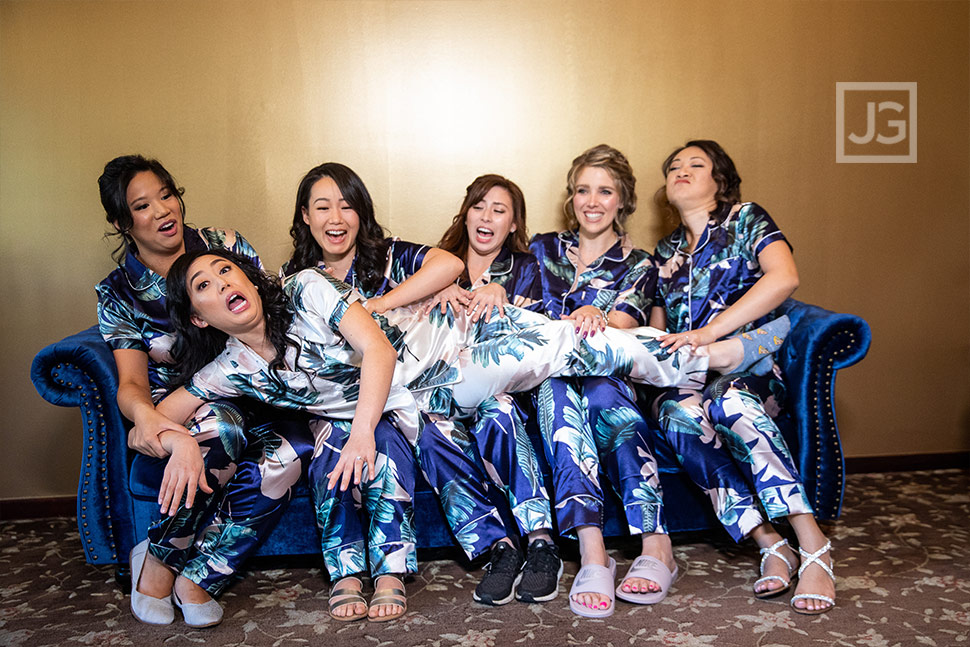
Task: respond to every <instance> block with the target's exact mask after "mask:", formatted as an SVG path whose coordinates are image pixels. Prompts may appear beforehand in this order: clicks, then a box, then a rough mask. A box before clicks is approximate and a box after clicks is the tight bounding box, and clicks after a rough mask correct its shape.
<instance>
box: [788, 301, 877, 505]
mask: <svg viewBox="0 0 970 647" xmlns="http://www.w3.org/2000/svg"><path fill="white" fill-rule="evenodd" d="M779 313H781V314H787V315H788V317H789V318H790V319H791V324H792V329H791V332H790V333H789V335H788V339H787V340H786V341H785V345H784V346H783V347H782V350H781V353H780V355H779V357H778V358H777V359H778V363H779V364H780V365H781V368H782V370H783V371H784V374H785V383H786V387H787V390H788V407H789V410H790V412H791V414H792V417H793V419H794V420H795V421H796V423H797V425H798V439H799V443H800V448H799V451H798V452H797V453H796V456H795V459H796V461H797V463H798V469H799V472H800V473H801V476H802V480H803V481H804V483H805V485H806V489H807V491H808V492H809V494H810V495H811V493H814V498H813V500H812V505H813V507H814V508H815V516H816V517H817V518H818V519H835V518H837V517H838V516H839V513H840V511H841V507H842V495H843V492H844V489H845V469H844V460H843V456H842V446H841V441H840V440H839V428H838V424H837V423H836V420H835V406H834V395H835V373H836V371H838V370H839V369H840V368H845V367H847V366H852V365H853V364H855V363H856V362H858V361H860V360H861V359H862V358H863V357H865V356H866V353H867V352H868V351H869V344H870V341H871V334H870V331H869V324H867V323H866V322H865V320H864V319H862V318H861V317H857V316H855V315H850V314H841V313H835V312H830V311H828V310H825V309H823V308H819V307H818V306H814V305H810V304H807V303H802V302H800V301H796V300H794V299H788V300H787V301H785V302H784V303H783V304H782V305H781V307H780V308H779Z"/></svg>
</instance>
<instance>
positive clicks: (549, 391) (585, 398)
mask: <svg viewBox="0 0 970 647" xmlns="http://www.w3.org/2000/svg"><path fill="white" fill-rule="evenodd" d="M636 204H637V198H636V178H635V177H634V175H633V170H632V168H631V166H630V163H629V162H628V161H627V159H626V157H625V156H624V155H623V154H622V153H621V152H620V151H618V150H616V149H615V148H612V147H610V146H606V145H600V146H595V147H593V148H591V149H589V150H587V151H585V152H584V153H582V154H581V155H579V156H578V157H577V158H576V159H574V160H573V163H572V166H571V168H570V170H569V173H568V174H567V195H566V200H565V202H564V204H563V211H564V214H565V216H566V219H567V222H568V224H569V229H567V230H566V231H561V232H558V233H555V232H553V233H547V234H540V235H537V236H535V237H534V238H533V239H532V242H531V244H530V248H531V250H532V252H533V253H534V254H535V255H536V256H537V257H538V259H539V269H540V277H541V281H542V301H543V310H544V311H545V313H546V314H547V315H548V316H549V317H551V318H554V319H560V318H561V319H566V320H569V321H572V322H573V323H574V324H575V326H576V328H577V330H579V331H580V332H581V333H582V334H584V335H586V334H588V335H590V336H596V335H599V334H603V331H604V330H607V324H608V325H609V326H610V327H611V328H632V327H635V326H643V325H646V323H647V318H648V317H649V311H650V306H651V304H652V294H653V291H654V288H653V286H654V282H655V281H656V269H655V267H654V265H653V261H652V259H651V257H650V255H649V254H648V253H647V252H645V251H643V250H640V249H637V248H635V247H634V246H633V244H632V241H631V240H630V238H629V237H628V236H627V235H626V234H625V233H624V228H623V225H624V222H625V221H626V219H627V218H629V217H630V215H631V214H632V213H633V212H634V211H635V210H636ZM537 406H538V408H539V426H540V429H541V430H542V436H543V439H544V441H545V444H546V453H547V455H548V456H549V457H550V463H551V465H552V473H553V481H554V483H553V491H554V498H555V501H556V505H555V508H556V514H557V518H558V521H559V529H560V532H562V533H568V534H571V535H575V536H576V537H577V538H578V539H579V547H580V554H581V559H582V569H581V570H580V573H579V575H577V577H576V580H575V581H574V584H573V588H572V590H571V591H570V608H572V610H573V612H574V613H577V614H579V615H584V616H593V617H605V616H609V615H611V614H612V613H613V611H614V606H615V599H614V598H615V597H620V598H621V599H623V600H626V601H628V602H633V603H636V604H655V603H657V602H660V601H661V600H663V599H664V598H665V597H666V595H667V593H668V591H669V589H670V586H671V584H672V583H673V581H674V580H675V579H676V576H677V566H676V564H675V562H674V554H673V547H672V545H671V542H670V538H669V536H668V535H667V533H666V529H665V523H664V515H663V500H662V497H661V490H660V481H659V478H658V470H657V463H656V461H655V460H654V458H653V454H652V452H651V449H650V444H649V443H648V439H649V428H648V426H647V423H646V422H645V421H644V419H643V416H642V415H641V413H640V411H639V408H638V406H637V404H636V397H635V395H634V393H633V391H632V390H631V388H630V386H629V385H627V384H626V383H625V382H624V381H623V380H619V379H615V378H587V379H581V380H576V379H552V380H548V381H546V382H545V383H543V385H542V386H541V387H540V389H539V393H538V398H537ZM601 476H605V477H606V478H607V480H608V481H609V482H610V484H611V485H612V486H613V489H614V490H615V491H616V492H617V494H618V495H619V496H620V498H621V500H622V501H623V508H624V512H625V514H626V520H627V526H628V529H629V532H630V534H631V535H638V534H639V535H640V537H641V555H640V557H638V558H637V559H636V560H634V562H633V564H632V565H631V567H630V569H629V571H628V572H627V574H626V576H625V577H624V578H623V580H622V581H621V583H620V585H619V586H618V587H617V586H615V583H614V578H615V569H616V566H615V562H614V560H613V559H612V558H611V557H609V555H607V553H606V546H605V544H604V541H603V531H602V523H603V521H602V520H603V513H602V508H603V486H602V485H601V482H600V478H601Z"/></svg>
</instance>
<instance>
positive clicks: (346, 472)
mask: <svg viewBox="0 0 970 647" xmlns="http://www.w3.org/2000/svg"><path fill="white" fill-rule="evenodd" d="M375 458H376V446H375V444H374V433H373V431H372V432H370V433H366V432H362V431H355V430H353V429H351V432H350V437H349V438H348V439H347V442H346V444H344V448H343V449H342V450H340V460H338V461H337V465H336V466H335V467H334V468H333V471H332V472H330V474H328V476H329V477H330V481H329V482H328V483H327V489H328V490H332V489H333V487H334V486H335V485H336V484H337V482H338V481H339V482H340V491H341V492H343V491H344V490H346V489H347V487H348V486H349V485H350V481H351V479H353V481H354V485H360V480H361V478H362V477H363V476H362V475H363V473H364V468H365V467H366V468H367V469H368V477H369V478H374V461H375Z"/></svg>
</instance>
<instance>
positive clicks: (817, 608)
mask: <svg viewBox="0 0 970 647" xmlns="http://www.w3.org/2000/svg"><path fill="white" fill-rule="evenodd" d="M824 545H825V543H822V544H819V545H817V546H815V545H809V546H802V549H803V550H804V551H806V552H807V553H809V554H812V553H815V552H816V551H817V550H818V549H820V548H822V546H824ZM818 559H819V561H821V562H822V563H823V564H826V565H828V567H829V568H831V567H832V553H831V551H826V552H824V553H823V554H822V555H820V556H819V557H818ZM810 561H811V560H809V559H807V558H805V557H804V556H803V557H802V563H803V564H804V563H808V564H809V565H808V566H807V567H806V568H805V570H804V571H802V572H801V574H800V575H799V576H798V586H796V587H795V595H796V596H797V595H801V594H806V593H813V594H816V595H824V596H825V597H827V598H831V599H832V600H835V581H834V580H833V579H832V578H831V577H830V576H829V574H828V573H827V572H826V571H825V569H824V568H822V567H821V566H819V565H818V564H817V563H809V562H810ZM792 606H794V607H795V608H797V609H802V610H805V611H810V612H822V611H828V610H829V609H831V608H832V606H833V605H832V604H829V603H828V602H827V601H825V600H815V599H812V598H801V599H794V597H793V602H792Z"/></svg>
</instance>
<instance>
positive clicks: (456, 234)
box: [438, 173, 529, 271]
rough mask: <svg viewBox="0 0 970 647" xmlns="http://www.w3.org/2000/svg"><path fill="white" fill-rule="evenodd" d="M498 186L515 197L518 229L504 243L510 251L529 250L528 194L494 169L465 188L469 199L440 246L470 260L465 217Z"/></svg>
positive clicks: (515, 221)
mask: <svg viewBox="0 0 970 647" xmlns="http://www.w3.org/2000/svg"><path fill="white" fill-rule="evenodd" d="M495 187H501V188H503V189H505V190H506V191H508V192H509V196H511V198H512V204H511V205H510V206H511V208H512V223H513V224H514V225H515V231H513V232H511V233H510V234H509V235H508V237H507V238H506V239H505V241H504V242H503V243H502V245H503V246H504V247H506V248H508V250H509V251H510V252H528V251H529V234H528V231H527V229H526V226H525V196H523V195H522V189H520V188H519V186H518V185H517V184H516V183H515V182H513V181H512V180H510V179H508V178H505V177H502V176H501V175H495V174H494V173H489V174H487V175H479V176H478V177H477V178H475V179H474V180H473V181H472V183H471V184H469V185H468V188H466V189H465V199H464V200H463V201H462V203H461V209H459V210H458V215H457V216H455V217H454V218H453V219H452V221H451V226H450V227H448V231H446V232H445V233H444V235H443V236H442V237H441V242H439V243H438V247H439V248H440V249H443V250H445V251H446V252H451V253H452V254H454V255H455V256H457V257H458V258H460V259H461V260H462V262H465V261H466V260H467V259H466V255H467V254H468V227H467V226H466V223H465V218H466V217H467V216H468V210H469V209H471V208H472V207H473V206H475V205H476V204H478V203H479V202H481V201H482V200H484V199H485V194H486V193H488V192H489V191H491V190H492V189H493V188H495ZM466 271H467V270H466Z"/></svg>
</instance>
